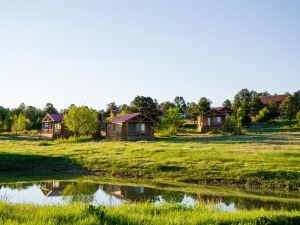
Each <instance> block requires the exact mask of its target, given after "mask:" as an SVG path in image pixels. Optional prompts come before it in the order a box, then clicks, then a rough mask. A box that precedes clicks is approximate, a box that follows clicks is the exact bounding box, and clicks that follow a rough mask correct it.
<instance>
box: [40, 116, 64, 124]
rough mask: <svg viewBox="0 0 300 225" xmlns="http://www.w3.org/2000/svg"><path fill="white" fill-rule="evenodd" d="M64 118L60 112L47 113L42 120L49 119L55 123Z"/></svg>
mask: <svg viewBox="0 0 300 225" xmlns="http://www.w3.org/2000/svg"><path fill="white" fill-rule="evenodd" d="M63 119H64V116H63V115H62V114H47V115H46V116H45V117H44V119H43V121H49V120H51V121H52V122H55V123H60V122H62V121H63Z"/></svg>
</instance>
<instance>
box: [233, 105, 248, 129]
mask: <svg viewBox="0 0 300 225" xmlns="http://www.w3.org/2000/svg"><path fill="white" fill-rule="evenodd" d="M236 118H237V120H238V123H239V125H240V126H249V125H250V123H251V117H250V116H249V114H247V112H246V110H245V108H243V107H240V108H238V110H237V113H236Z"/></svg>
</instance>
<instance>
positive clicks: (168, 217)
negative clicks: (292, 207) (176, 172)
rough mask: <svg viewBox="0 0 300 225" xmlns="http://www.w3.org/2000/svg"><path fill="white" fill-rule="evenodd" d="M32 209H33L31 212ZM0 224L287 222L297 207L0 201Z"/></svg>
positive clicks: (297, 216)
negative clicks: (232, 209) (248, 208)
mask: <svg viewBox="0 0 300 225" xmlns="http://www.w3.org/2000/svg"><path fill="white" fill-rule="evenodd" d="M32 212H34V213H32ZM0 223H1V224H23V225H29V224H49V225H50V224H61V225H62V224H127V225H129V224H133V225H137V224H163V225H167V224H170V225H171V224H172V225H173V224H174V225H176V224H182V225H183V224H248V225H251V224H253V225H254V224H260V225H264V224H265V225H267V224H274V225H275V224H278V225H279V224H290V225H294V224H295V225H296V224H299V223H300V211H292V212H287V211H265V210H252V211H245V210H244V211H238V212H220V211H218V210H217V209H215V208H213V207H212V206H207V205H206V206H204V205H201V204H199V205H198V206H197V207H194V208H189V207H184V206H180V205H161V206H154V205H152V204H137V205H132V204H131V205H124V206H119V207H114V208H104V207H93V206H87V205H78V204H75V205H68V206H32V205H8V204H6V203H1V202H0Z"/></svg>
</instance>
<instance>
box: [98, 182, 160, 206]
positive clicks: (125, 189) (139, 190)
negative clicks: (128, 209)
mask: <svg viewBox="0 0 300 225" xmlns="http://www.w3.org/2000/svg"><path fill="white" fill-rule="evenodd" d="M102 189H103V190H104V191H105V192H106V193H108V194H111V195H113V196H115V197H117V198H119V199H125V200H130V201H137V202H144V201H155V200H156V197H157V194H158V193H157V191H156V190H154V189H152V188H147V187H133V186H117V185H109V184H105V185H103V187H102Z"/></svg>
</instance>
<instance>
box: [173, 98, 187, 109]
mask: <svg viewBox="0 0 300 225" xmlns="http://www.w3.org/2000/svg"><path fill="white" fill-rule="evenodd" d="M174 105H175V107H177V108H179V110H180V112H181V113H183V112H185V110H186V104H185V101H184V99H183V97H181V96H176V97H175V99H174Z"/></svg>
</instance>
